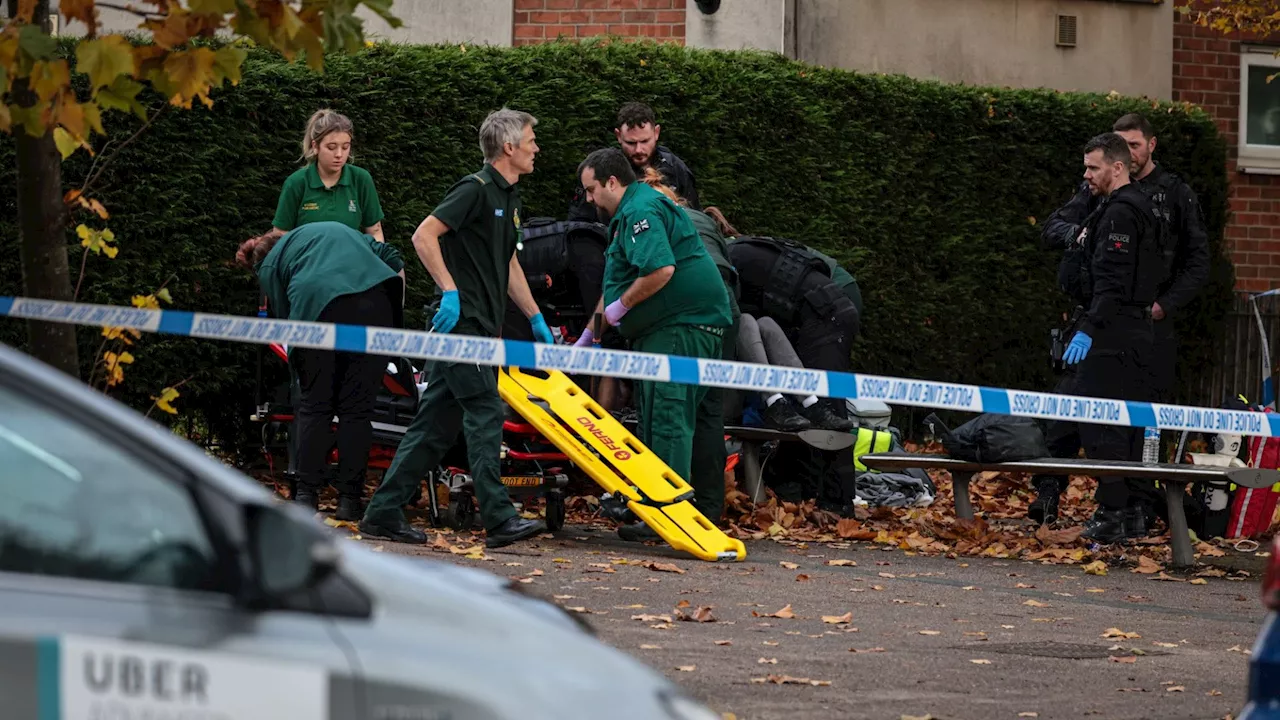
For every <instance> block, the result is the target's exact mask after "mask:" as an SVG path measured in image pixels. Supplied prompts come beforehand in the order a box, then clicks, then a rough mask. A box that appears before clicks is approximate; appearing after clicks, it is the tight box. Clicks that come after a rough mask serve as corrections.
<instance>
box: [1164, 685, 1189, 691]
mask: <svg viewBox="0 0 1280 720" xmlns="http://www.w3.org/2000/svg"><path fill="white" fill-rule="evenodd" d="M1186 690H1187V688H1186V687H1185V686H1183V685H1174V686H1173V687H1167V688H1165V689H1164V691H1165V692H1186Z"/></svg>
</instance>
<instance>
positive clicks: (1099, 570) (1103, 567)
mask: <svg viewBox="0 0 1280 720" xmlns="http://www.w3.org/2000/svg"><path fill="white" fill-rule="evenodd" d="M1084 571H1085V572H1087V573H1089V574H1090V575H1106V574H1107V564H1106V563H1104V562H1102V561H1101V560H1094V561H1093V562H1091V563H1089V564H1088V565H1085V566H1084Z"/></svg>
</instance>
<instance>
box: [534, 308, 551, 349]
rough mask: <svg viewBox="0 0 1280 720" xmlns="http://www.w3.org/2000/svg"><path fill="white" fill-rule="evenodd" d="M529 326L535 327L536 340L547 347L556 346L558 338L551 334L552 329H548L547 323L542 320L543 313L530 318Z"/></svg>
mask: <svg viewBox="0 0 1280 720" xmlns="http://www.w3.org/2000/svg"><path fill="white" fill-rule="evenodd" d="M529 324H530V325H531V326H533V338H534V339H535V340H537V341H538V342H540V343H546V344H547V345H555V343H556V338H555V336H554V335H552V334H551V328H550V327H547V321H546V320H544V319H543V318H542V313H538V314H537V315H534V316H533V317H531V318H529Z"/></svg>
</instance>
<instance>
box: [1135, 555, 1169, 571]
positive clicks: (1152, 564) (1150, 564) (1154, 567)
mask: <svg viewBox="0 0 1280 720" xmlns="http://www.w3.org/2000/svg"><path fill="white" fill-rule="evenodd" d="M1162 570H1164V568H1163V567H1162V566H1161V565H1160V563H1158V562H1156V561H1155V560H1152V559H1151V558H1149V557H1147V556H1146V555H1139V556H1138V566H1137V567H1135V568H1134V569H1133V570H1131V571H1130V572H1135V573H1142V574H1143V575H1151V574H1153V573H1158V572H1160V571H1162Z"/></svg>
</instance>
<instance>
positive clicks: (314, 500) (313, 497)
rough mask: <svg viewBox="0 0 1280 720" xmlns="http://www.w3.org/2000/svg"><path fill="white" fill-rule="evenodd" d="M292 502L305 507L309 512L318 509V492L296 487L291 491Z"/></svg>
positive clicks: (317, 510)
mask: <svg viewBox="0 0 1280 720" xmlns="http://www.w3.org/2000/svg"><path fill="white" fill-rule="evenodd" d="M293 502H295V503H297V504H299V505H301V506H303V507H305V508H306V509H308V510H310V511H311V512H319V511H320V493H318V492H316V491H314V490H308V489H306V488H304V487H299V488H297V489H296V490H294V493H293Z"/></svg>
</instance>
